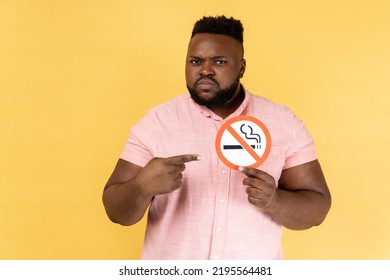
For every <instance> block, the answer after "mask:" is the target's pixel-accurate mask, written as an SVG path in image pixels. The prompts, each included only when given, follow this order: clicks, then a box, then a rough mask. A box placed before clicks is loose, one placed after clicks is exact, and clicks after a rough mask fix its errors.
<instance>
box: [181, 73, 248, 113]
mask: <svg viewBox="0 0 390 280" xmlns="http://www.w3.org/2000/svg"><path fill="white" fill-rule="evenodd" d="M240 78H241V75H238V76H237V78H236V79H235V80H234V82H233V83H232V84H231V85H230V86H228V87H227V88H224V89H221V90H219V91H218V92H217V93H216V94H215V96H214V97H213V98H211V99H208V100H206V99H203V98H201V97H200V96H199V95H198V94H197V92H196V90H195V89H194V88H192V87H190V86H189V85H187V89H188V91H189V92H190V95H191V98H192V99H193V100H194V101H195V103H197V104H199V105H201V106H207V107H213V106H218V105H223V104H225V103H226V102H228V101H229V100H231V99H232V98H233V96H234V94H235V93H236V90H237V87H238V85H239V84H240ZM213 81H214V80H213Z"/></svg>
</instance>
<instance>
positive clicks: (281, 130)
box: [120, 91, 316, 259]
mask: <svg viewBox="0 0 390 280" xmlns="http://www.w3.org/2000/svg"><path fill="white" fill-rule="evenodd" d="M238 115H249V116H252V117H255V118H257V119H259V120H261V121H262V122H263V123H264V124H265V125H266V126H267V128H268V130H269V131H270V134H271V138H272V147H271V152H270V154H269V156H268V158H267V160H266V161H265V162H264V163H263V164H262V165H261V166H260V167H259V169H261V170H263V171H265V172H267V173H269V174H270V175H272V176H273V177H274V178H275V181H276V182H277V181H278V180H279V178H280V175H281V172H282V170H283V169H286V168H290V167H293V166H296V165H300V164H303V163H306V162H309V161H312V160H315V159H316V154H315V149H314V142H313V139H312V137H311V136H310V134H309V133H308V131H307V129H306V128H305V126H304V124H303V123H302V122H301V121H299V120H298V119H297V118H296V117H295V115H294V114H293V113H292V112H291V111H290V110H289V109H288V108H286V107H284V106H281V105H277V104H275V103H272V102H271V101H269V100H267V99H265V98H262V97H259V96H255V95H252V94H250V93H249V92H247V91H246V96H245V100H244V101H243V103H242V104H241V106H240V107H239V108H238V109H237V110H236V112H235V113H233V114H232V115H230V116H229V117H228V118H226V119H225V120H224V119H222V118H220V117H219V116H217V115H215V114H214V113H213V112H212V111H210V110H209V109H208V108H206V107H202V106H199V105H197V104H196V103H194V102H193V101H192V99H191V97H190V95H189V94H185V95H181V96H179V97H176V98H174V99H173V100H171V101H169V102H166V103H164V104H161V105H159V106H157V107H155V108H153V109H152V110H150V111H149V112H148V113H147V114H146V116H145V117H143V118H142V119H141V120H140V121H139V123H138V124H137V125H135V126H134V127H133V128H132V129H131V133H130V136H129V138H128V141H127V143H126V145H125V148H124V150H123V151H122V154H121V156H120V157H121V158H122V159H124V160H126V161H129V162H132V163H134V164H136V165H139V166H145V165H146V163H148V161H149V160H151V159H152V158H153V157H170V156H175V155H180V154H200V155H201V157H202V160H201V161H195V162H190V163H187V164H186V169H185V171H184V173H183V186H182V187H181V188H180V189H178V190H176V191H174V192H173V193H170V194H166V195H159V196H156V197H155V198H154V200H153V201H152V203H151V205H150V209H149V213H148V221H147V227H146V233H145V240H144V248H143V253H142V258H143V259H282V258H283V254H282V247H281V235H282V227H281V225H279V224H277V223H275V222H274V221H272V220H271V219H270V218H269V216H267V215H265V214H263V213H262V211H260V210H259V209H258V208H256V207H255V206H253V205H252V204H250V203H249V202H248V198H247V194H246V192H245V188H246V187H245V186H244V185H243V184H242V181H243V179H244V178H245V176H244V175H243V174H242V173H240V172H238V171H235V170H232V169H230V168H228V167H227V166H225V165H224V164H223V163H222V162H221V160H219V158H218V155H217V152H216V150H215V138H216V135H217V132H218V129H219V128H220V127H221V126H222V124H223V123H224V122H225V121H226V120H228V119H230V118H232V117H235V116H238Z"/></svg>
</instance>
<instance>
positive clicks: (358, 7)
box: [0, 0, 390, 259]
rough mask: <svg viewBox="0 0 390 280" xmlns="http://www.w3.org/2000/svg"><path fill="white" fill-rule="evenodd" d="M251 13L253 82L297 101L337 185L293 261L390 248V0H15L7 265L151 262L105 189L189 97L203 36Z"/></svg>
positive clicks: (5, 91)
mask: <svg viewBox="0 0 390 280" xmlns="http://www.w3.org/2000/svg"><path fill="white" fill-rule="evenodd" d="M222 14H225V15H227V16H233V17H236V18H239V19H240V20H241V21H242V22H243V24H244V28H245V32H244V36H245V39H244V40H245V42H244V44H245V57H246V59H247V70H246V73H245V77H244V78H243V80H242V82H243V84H244V85H245V86H246V88H247V89H248V90H250V91H251V92H253V93H255V94H257V95H262V96H265V97H267V98H269V99H271V100H274V101H275V102H278V103H282V104H284V105H287V106H289V107H290V108H292V109H293V111H294V112H295V113H296V114H297V115H298V116H299V117H300V118H301V119H302V120H303V121H304V122H305V123H306V125H307V126H308V128H309V130H310V132H311V134H312V135H313V137H314V139H315V141H316V147H317V152H318V156H319V159H320V161H321V163H322V167H323V170H324V172H325V175H326V178H327V181H328V184H329V187H330V189H331V192H332V195H333V204H332V208H331V211H330V213H329V215H328V217H327V219H326V220H325V222H324V223H323V224H322V225H321V226H320V227H316V228H312V229H310V230H306V231H297V232H295V231H290V230H284V236H283V244H284V252H285V257H286V258H287V259H389V258H390V238H389V236H390V218H389V213H390V201H389V197H390V186H389V183H388V180H387V175H388V174H389V170H388V169H389V168H388V167H389V164H388V160H389V158H390V152H389V143H390V132H389V120H390V110H389V108H390V76H389V75H390V1H388V0H366V1H364V0H357V1H352V0H348V1H343V0H341V1H340V0H328V1H308V0H307V1H305V0H295V1H292V0H291V1H288V0H274V1H266V0H261V1H254V0H253V1H238V2H237V1H226V0H215V1H209V0H207V1H206V0H197V1H174V0H167V1H157V0H155V1H129V0H126V1H125V0H118V1H108V0H100V1H95V0H89V1H75V0H67V1H65V0H58V1H49V0H46V1H43V0H37V1H28V0H13V1H8V0H3V1H0V129H1V130H0V133H1V137H0V153H1V154H0V248H1V249H0V259H138V258H139V257H140V253H141V248H142V241H143V235H144V228H145V219H144V220H143V221H142V222H141V223H139V224H137V225H136V226H133V227H121V226H118V225H115V224H113V223H111V222H110V221H109V220H108V218H107V217H106V214H105V212H104V208H103V205H102V202H101V195H102V189H103V186H104V184H105V183H106V180H107V179H108V177H109V176H110V174H111V172H112V170H113V168H114V165H115V163H116V161H117V159H118V156H119V154H120V152H121V150H122V148H123V145H124V143H125V140H126V138H127V136H128V133H129V129H130V127H131V126H132V125H134V124H135V123H136V122H137V121H138V120H139V119H140V118H141V117H142V116H143V115H144V114H145V112H146V110H148V109H149V108H151V107H153V106H155V105H158V104H160V103H161V102H163V101H167V100H169V99H171V98H172V97H175V96H177V95H179V94H181V93H184V92H186V90H187V89H186V86H185V81H184V61H185V54H186V50H187V44H188V41H189V39H190V32H191V30H192V27H193V24H194V22H195V21H196V20H198V19H199V18H201V17H202V16H205V15H206V16H208V15H212V16H214V15H222Z"/></svg>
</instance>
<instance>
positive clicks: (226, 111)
mask: <svg viewBox="0 0 390 280" xmlns="http://www.w3.org/2000/svg"><path fill="white" fill-rule="evenodd" d="M244 99H245V91H244V89H243V87H242V86H241V85H239V86H238V87H237V91H236V93H235V94H234V96H233V97H232V99H230V100H229V101H227V102H225V103H224V104H222V105H217V106H212V107H209V109H210V110H211V111H213V112H214V113H215V114H216V115H218V116H220V117H221V118H223V119H225V118H227V117H228V116H230V115H231V114H232V113H234V112H235V111H236V110H237V108H238V107H239V106H240V105H241V103H242V101H244Z"/></svg>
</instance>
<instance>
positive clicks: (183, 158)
mask: <svg viewBox="0 0 390 280" xmlns="http://www.w3.org/2000/svg"><path fill="white" fill-rule="evenodd" d="M200 159H201V158H200V155H197V154H187V155H178V156H173V157H167V158H165V162H166V163H168V164H170V165H181V164H184V163H187V162H190V161H198V160H200Z"/></svg>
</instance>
